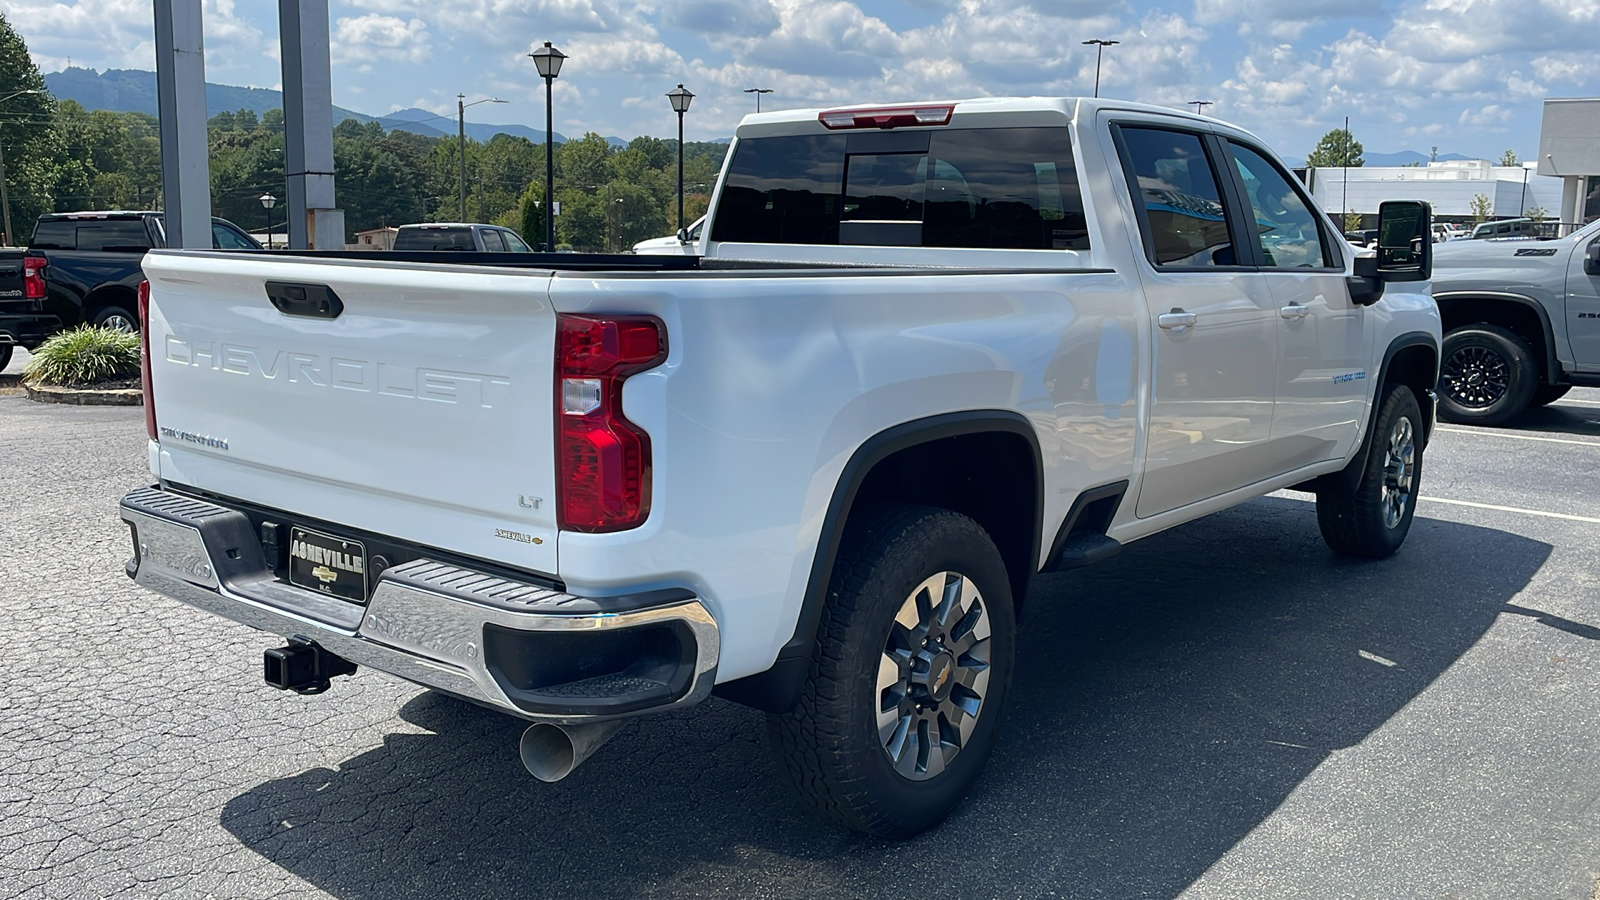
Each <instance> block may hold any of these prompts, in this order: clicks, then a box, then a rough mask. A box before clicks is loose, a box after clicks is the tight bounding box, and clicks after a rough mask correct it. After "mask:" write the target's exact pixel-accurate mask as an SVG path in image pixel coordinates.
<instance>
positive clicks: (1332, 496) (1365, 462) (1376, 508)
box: [1317, 385, 1423, 559]
mask: <svg viewBox="0 0 1600 900" xmlns="http://www.w3.org/2000/svg"><path fill="white" fill-rule="evenodd" d="M1367 441H1368V444H1367V450H1366V453H1365V454H1364V455H1362V456H1358V457H1356V459H1355V460H1354V461H1352V462H1351V464H1350V465H1351V467H1352V468H1347V469H1346V470H1345V471H1343V472H1340V473H1338V474H1335V475H1330V476H1327V477H1325V478H1323V479H1321V480H1320V482H1319V487H1318V489H1317V525H1319V526H1320V527H1321V528H1322V539H1323V541H1325V542H1326V543H1327V545H1328V546H1329V547H1330V548H1331V549H1332V550H1333V551H1334V552H1335V553H1342V554H1344V555H1346V556H1364V557H1366V558H1368V559H1383V558H1384V557H1387V556H1391V555H1393V554H1394V552H1395V551H1396V550H1399V549H1400V545H1401V544H1402V543H1404V542H1405V539H1406V534H1407V533H1408V532H1410V531H1411V517H1412V515H1413V514H1415V512H1416V509H1417V488H1418V486H1419V485H1420V484H1421V479H1422V448H1423V437H1422V408H1421V407H1420V406H1418V405H1417V398H1416V395H1415V394H1412V393H1411V389H1410V388H1408V387H1405V386H1404V385H1396V386H1394V387H1392V388H1390V389H1389V390H1388V392H1387V393H1386V394H1385V395H1384V398H1383V403H1382V404H1381V405H1379V407H1378V413H1377V416H1376V417H1375V420H1374V421H1373V424H1372V431H1371V432H1370V433H1369V434H1368V436H1367Z"/></svg>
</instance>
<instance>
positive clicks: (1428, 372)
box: [1363, 331, 1440, 445]
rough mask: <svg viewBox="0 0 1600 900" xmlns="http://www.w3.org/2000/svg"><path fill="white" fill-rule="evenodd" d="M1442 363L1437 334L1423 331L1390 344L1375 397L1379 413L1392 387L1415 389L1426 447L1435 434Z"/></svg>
mask: <svg viewBox="0 0 1600 900" xmlns="http://www.w3.org/2000/svg"><path fill="white" fill-rule="evenodd" d="M1439 362H1440V358H1439V345H1438V344H1437V343H1435V341H1434V337H1433V335H1431V334H1428V333H1427V332H1423V331H1412V332H1407V333H1406V334H1402V335H1400V336H1399V337H1397V338H1395V339H1394V340H1392V341H1390V342H1389V346H1388V348H1386V349H1385V350H1384V351H1383V366H1382V367H1381V368H1380V369H1379V374H1378V389H1377V392H1376V393H1375V394H1374V395H1373V398H1372V405H1373V409H1374V410H1376V409H1377V406H1378V404H1379V403H1382V402H1383V396H1384V394H1385V393H1386V392H1387V391H1388V389H1389V385H1391V384H1403V385H1405V386H1406V387H1409V388H1411V392H1412V393H1413V394H1415V395H1416V397H1417V405H1418V406H1421V407H1422V413H1423V416H1422V418H1423V429H1424V431H1423V436H1422V439H1423V443H1424V444H1426V443H1427V441H1428V439H1429V438H1431V437H1432V435H1433V419H1434V401H1433V389H1434V386H1435V385H1437V384H1438V383H1439ZM1368 427H1369V428H1370V427H1371V426H1370V425H1369V426H1368ZM1363 445H1365V442H1363Z"/></svg>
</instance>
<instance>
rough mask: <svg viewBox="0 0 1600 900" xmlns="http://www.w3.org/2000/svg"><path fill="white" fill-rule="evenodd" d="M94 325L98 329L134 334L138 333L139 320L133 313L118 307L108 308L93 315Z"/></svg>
mask: <svg viewBox="0 0 1600 900" xmlns="http://www.w3.org/2000/svg"><path fill="white" fill-rule="evenodd" d="M94 324H95V326H96V327H99V328H109V329H111V330H112V331H120V332H122V333H124V334H136V333H138V331H139V320H138V319H136V318H134V316H133V313H130V312H128V311H127V310H125V309H123V308H122V307H120V306H108V307H106V308H105V309H102V310H100V311H99V312H98V313H95V316H94Z"/></svg>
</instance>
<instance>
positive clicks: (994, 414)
mask: <svg viewBox="0 0 1600 900" xmlns="http://www.w3.org/2000/svg"><path fill="white" fill-rule="evenodd" d="M986 432H1005V433H1008V434H1016V435H1019V436H1021V437H1023V438H1024V439H1026V440H1027V442H1028V447H1029V449H1030V451H1031V452H1032V454H1033V464H1034V485H1035V497H1034V508H1033V541H1032V546H1031V547H1030V548H1029V556H1028V559H1029V561H1030V562H1029V565H1030V567H1031V568H1030V571H1028V572H1027V573H1025V575H1026V577H1024V578H1023V579H1022V583H1023V584H1026V583H1027V580H1028V578H1031V576H1032V575H1033V574H1034V573H1033V571H1032V569H1033V568H1037V562H1038V559H1039V542H1040V540H1041V533H1042V531H1041V529H1042V516H1043V512H1044V497H1043V490H1044V456H1043V453H1042V452H1041V451H1040V449H1039V435H1038V433H1037V432H1036V431H1035V430H1034V427H1033V423H1032V422H1031V421H1030V420H1029V419H1028V418H1027V417H1026V416H1024V415H1022V414H1021V413H1018V412H1015V411H1012V410H1003V409H981V410H965V411H962V412H954V413H944V414H941V415H936V416H929V417H927V418H923V419H915V420H913V421H910V422H904V423H901V424H899V425H895V426H893V427H891V428H887V429H885V430H883V431H880V432H878V433H877V434H875V435H873V436H872V437H870V438H867V439H866V440H865V441H863V442H862V443H861V445H860V446H858V447H857V448H856V449H855V452H854V453H852V454H851V455H850V459H849V461H847V462H846V463H845V464H844V468H843V469H842V470H841V471H840V472H839V479H838V481H837V482H836V483H835V484H834V488H833V496H832V498H830V499H829V501H828V511H827V513H826V514H825V515H824V516H823V519H822V528H821V530H820V531H819V532H818V533H817V548H816V552H815V554H814V555H813V557H812V562H811V574H810V576H809V577H808V578H807V580H806V589H805V594H804V595H803V596H802V599H801V603H800V615H799V616H798V618H797V619H796V621H795V627H794V633H793V634H792V635H791V636H790V638H789V640H788V641H786V642H785V643H784V645H783V647H782V648H781V649H780V650H779V651H778V658H777V659H776V660H775V661H774V662H773V664H772V667H771V668H769V669H767V670H766V671H764V672H758V673H756V674H754V675H747V676H745V677H744V678H738V679H735V680H733V681H729V682H725V683H723V684H719V685H717V687H716V689H715V693H716V694H717V695H718V696H720V697H724V698H726V699H729V700H733V701H735V702H738V703H743V704H745V705H746V706H753V707H755V708H756V709H760V710H765V711H767V712H774V713H778V712H784V711H786V710H788V709H789V708H791V707H793V706H794V704H795V703H796V702H797V701H798V700H799V698H800V691H801V689H802V688H803V687H804V684H805V677H806V673H807V672H808V671H809V670H810V667H811V650H812V647H813V646H814V645H815V644H816V641H817V626H818V625H819V624H820V622H821V621H822V606H823V603H824V601H825V600H826V599H827V593H828V582H829V580H830V579H831V578H832V575H833V565H834V561H835V560H836V559H837V558H838V555H839V545H840V542H841V540H842V538H843V536H844V526H845V523H846V522H848V521H849V519H850V511H851V508H852V507H853V506H854V504H855V499H856V494H857V492H858V491H859V490H860V489H861V486H862V484H864V483H865V482H866V479H867V476H868V475H869V474H870V473H871V472H872V470H873V468H874V467H875V466H876V465H877V464H878V463H880V462H882V461H883V460H885V459H887V458H889V457H890V456H892V455H894V454H896V453H899V452H900V451H902V450H906V449H909V448H911V447H915V446H917V445H919V444H926V443H929V442H931V441H937V440H941V439H943V438H950V437H959V436H962V435H969V434H982V433H986ZM1017 580H1018V579H1017V578H1016V577H1015V576H1013V590H1015V583H1016V582H1017ZM1016 599H1017V601H1019V602H1020V601H1021V599H1022V597H1021V595H1020V594H1019V595H1018V596H1017V598H1016Z"/></svg>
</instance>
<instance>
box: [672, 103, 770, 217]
mask: <svg viewBox="0 0 1600 900" xmlns="http://www.w3.org/2000/svg"><path fill="white" fill-rule="evenodd" d="M756 102H757V103H760V102H761V95H760V94H757V95H756ZM683 229H684V224H683V111H682V110H679V111H678V230H679V231H682V230H683Z"/></svg>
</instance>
